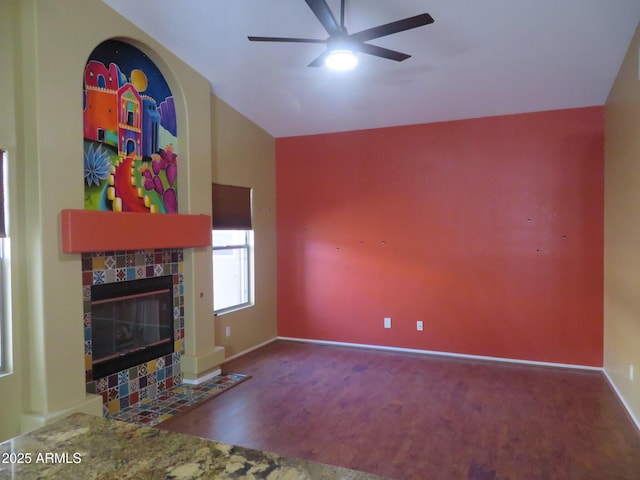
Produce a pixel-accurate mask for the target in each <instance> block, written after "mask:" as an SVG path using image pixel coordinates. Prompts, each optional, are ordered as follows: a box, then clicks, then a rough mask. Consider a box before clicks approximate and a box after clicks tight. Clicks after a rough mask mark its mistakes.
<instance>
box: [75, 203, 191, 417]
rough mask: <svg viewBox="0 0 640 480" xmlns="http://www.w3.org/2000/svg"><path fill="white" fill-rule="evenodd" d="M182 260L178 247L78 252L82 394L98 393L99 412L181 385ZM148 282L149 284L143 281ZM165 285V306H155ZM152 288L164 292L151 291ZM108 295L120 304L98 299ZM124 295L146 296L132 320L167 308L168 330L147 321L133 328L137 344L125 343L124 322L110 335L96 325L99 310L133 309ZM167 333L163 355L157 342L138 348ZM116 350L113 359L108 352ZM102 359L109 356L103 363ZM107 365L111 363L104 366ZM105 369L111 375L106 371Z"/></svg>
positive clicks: (111, 411)
mask: <svg viewBox="0 0 640 480" xmlns="http://www.w3.org/2000/svg"><path fill="white" fill-rule="evenodd" d="M123 215H124V214H123ZM183 261H184V255H183V251H182V249H181V248H161V249H149V250H125V251H104V252H86V253H82V285H83V287H82V297H83V314H84V321H83V323H84V345H85V375H86V389H87V393H93V394H98V395H102V398H103V405H104V410H103V411H104V414H105V415H114V414H116V413H117V412H119V411H120V410H122V409H124V408H127V407H129V406H132V405H136V404H138V403H140V402H142V401H144V400H145V399H148V398H154V397H156V396H157V395H160V394H161V393H162V392H164V391H165V390H167V389H170V388H172V387H173V386H175V385H179V384H181V383H182V373H181V368H180V363H181V362H180V361H181V356H182V355H183V354H184V275H183ZM139 281H140V283H138V282H139ZM149 281H151V283H148V282H149ZM132 286H133V287H135V288H134V290H133V291H129V292H127V290H129V289H130V287H132ZM137 286H140V287H137ZM167 289H169V291H170V293H169V296H170V297H171V300H166V304H167V305H169V308H167V309H166V310H165V309H164V307H161V305H162V303H163V302H165V300H162V298H167V297H166V294H167V292H166V290H167ZM157 290H161V291H162V290H164V292H163V293H162V294H157V293H153V292H154V291H157ZM114 292H115V293H114ZM147 294H151V295H147ZM158 295H159V296H158ZM94 297H95V298H94ZM110 297H116V300H115V301H116V302H124V306H122V305H121V306H119V307H118V306H116V307H114V305H113V304H112V305H111V306H110V307H109V303H110V302H108V301H107V302H102V300H106V299H107V298H110ZM127 297H134V298H135V297H138V298H139V299H140V298H142V299H143V300H152V301H147V302H146V303H147V306H145V307H141V309H142V310H141V312H140V313H139V314H135V316H136V318H138V319H139V318H140V317H142V318H147V317H148V316H149V315H150V314H151V313H153V312H155V311H163V310H164V311H165V313H166V311H169V312H171V315H170V318H171V320H170V323H169V329H166V328H160V325H161V321H159V322H158V328H156V326H155V323H152V324H151V326H148V327H147V329H146V334H145V332H144V328H142V329H138V333H139V336H140V338H142V341H143V344H140V342H138V343H139V344H138V345H135V343H134V344H129V345H127V342H128V341H129V342H130V341H131V339H128V340H127V339H126V337H131V336H132V335H131V332H130V331H129V330H130V328H129V327H131V326H130V325H126V322H123V323H125V325H122V327H123V328H121V329H120V331H119V333H116V327H115V326H114V327H113V328H111V327H105V326H103V325H101V324H102V323H103V321H102V319H101V318H98V322H97V323H96V321H95V318H94V316H96V317H103V316H104V315H103V313H101V312H100V309H105V308H106V309H109V308H111V309H114V308H115V309H120V310H124V311H126V310H127V309H129V311H130V312H131V311H132V309H133V307H131V306H127V301H128V298H127ZM169 301H170V302H171V303H168V302H169ZM96 309H97V311H96ZM129 316H131V315H129ZM139 323H143V325H142V326H143V327H144V323H148V322H146V320H145V322H139ZM94 328H98V329H101V330H103V332H106V336H107V337H109V338H110V339H111V340H110V344H111V345H113V347H111V346H110V345H107V346H101V345H100V340H101V337H99V335H98V334H97V333H96V334H94V332H93V330H94ZM141 330H142V331H141ZM167 332H169V335H170V341H169V342H161V343H160V344H161V345H162V348H166V349H167V350H164V351H166V352H168V353H164V351H163V350H160V351H158V350H156V347H157V346H158V345H150V346H147V347H146V348H141V347H142V346H143V345H144V344H147V343H151V344H158V342H160V339H161V338H162V337H166V336H167ZM103 336H105V335H104V333H103ZM114 336H115V337H116V338H115V339H114V338H113V337H114ZM115 347H118V348H115ZM119 347H122V348H119ZM96 348H97V351H96ZM121 350H123V351H121ZM116 352H118V354H117V357H115V356H114V355H115V353H116ZM121 353H122V354H123V355H121ZM94 356H95V360H94ZM105 357H112V358H110V359H108V361H107V360H106V359H105ZM120 357H123V358H120ZM125 358H126V359H127V360H126V361H127V364H128V363H129V360H131V363H130V364H129V365H128V366H124V365H127V364H123V363H118V362H121V361H123V360H124V359H125ZM100 359H105V360H104V361H100ZM109 363H110V364H111V365H108V364H109ZM107 367H109V368H107ZM101 370H102V371H101ZM109 371H111V373H106V372H109Z"/></svg>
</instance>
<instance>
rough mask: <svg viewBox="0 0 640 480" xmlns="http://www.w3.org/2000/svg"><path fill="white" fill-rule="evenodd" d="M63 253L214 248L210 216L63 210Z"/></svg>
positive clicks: (61, 218) (61, 214) (61, 219)
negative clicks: (212, 246)
mask: <svg viewBox="0 0 640 480" xmlns="http://www.w3.org/2000/svg"><path fill="white" fill-rule="evenodd" d="M60 226H61V234H62V251H63V252H64V253H84V252H100V251H111V250H121V251H122V250H141V249H153V248H188V247H206V246H210V245H211V217H210V216H209V215H183V214H152V213H133V212H105V211H98V210H62V211H61V212H60Z"/></svg>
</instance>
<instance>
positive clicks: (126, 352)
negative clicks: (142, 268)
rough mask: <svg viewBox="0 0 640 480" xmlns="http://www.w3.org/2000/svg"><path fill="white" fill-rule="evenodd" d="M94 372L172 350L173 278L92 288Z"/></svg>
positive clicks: (121, 367)
mask: <svg viewBox="0 0 640 480" xmlns="http://www.w3.org/2000/svg"><path fill="white" fill-rule="evenodd" d="M91 318H92V336H91V341H92V345H93V356H92V367H93V376H94V378H97V377H104V376H107V375H110V374H112V373H115V372H117V371H120V370H124V369H126V368H129V367H132V366H135V365H139V364H141V363H143V362H147V361H149V360H151V359H154V358H157V357H161V356H163V355H167V354H170V353H173V345H174V343H173V342H174V329H173V277H172V276H170V275H168V276H162V277H154V278H146V279H140V280H131V281H126V282H117V283H107V284H101V285H93V286H92V287H91Z"/></svg>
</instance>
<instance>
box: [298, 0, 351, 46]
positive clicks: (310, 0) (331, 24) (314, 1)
mask: <svg viewBox="0 0 640 480" xmlns="http://www.w3.org/2000/svg"><path fill="white" fill-rule="evenodd" d="M305 1H306V2H307V5H309V8H310V9H311V10H312V11H313V13H314V15H315V16H316V17H318V20H319V21H320V23H321V24H322V26H323V27H324V29H325V30H326V31H327V32H328V33H329V35H330V36H331V37H333V36H334V35H342V29H341V28H340V24H339V23H338V22H336V19H335V17H334V16H333V13H331V9H330V8H329V5H327V2H326V1H325V0H305Z"/></svg>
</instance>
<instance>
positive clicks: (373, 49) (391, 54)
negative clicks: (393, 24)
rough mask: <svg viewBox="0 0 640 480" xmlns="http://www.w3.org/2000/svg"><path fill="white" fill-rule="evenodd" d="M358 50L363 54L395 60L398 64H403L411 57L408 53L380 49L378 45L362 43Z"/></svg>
mask: <svg viewBox="0 0 640 480" xmlns="http://www.w3.org/2000/svg"><path fill="white" fill-rule="evenodd" d="M356 48H357V49H358V51H360V52H362V53H366V54H368V55H373V56H376V57H382V58H386V59H388V60H395V61H396V62H402V61H403V60H406V59H407V58H410V57H411V55H407V54H406V53H402V52H396V51H395V50H389V49H388V48H383V47H378V46H377V45H370V44H368V43H361V44H359V45H358V46H357V47H356Z"/></svg>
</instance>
